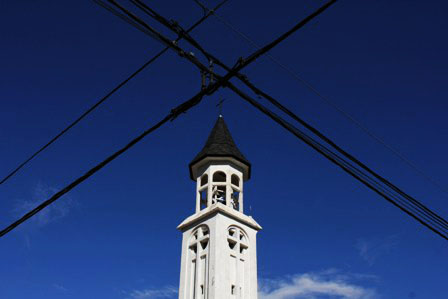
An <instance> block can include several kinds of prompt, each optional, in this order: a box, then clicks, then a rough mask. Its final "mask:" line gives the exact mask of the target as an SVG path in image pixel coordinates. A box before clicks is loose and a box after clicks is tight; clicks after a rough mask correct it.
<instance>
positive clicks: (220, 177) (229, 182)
mask: <svg viewBox="0 0 448 299" xmlns="http://www.w3.org/2000/svg"><path fill="white" fill-rule="evenodd" d="M189 167H190V177H191V179H192V180H193V181H195V182H196V184H197V186H196V206H195V213H194V214H193V215H191V216H190V217H188V218H187V219H185V220H184V221H183V222H182V223H181V224H180V225H179V226H178V227H177V228H178V229H179V230H180V231H181V232H182V233H183V239H182V259H181V272H180V286H179V299H229V298H230V299H232V298H235V299H256V298H257V255H256V235H257V232H258V231H259V230H261V227H260V225H258V223H257V222H256V221H255V220H254V219H253V218H252V217H251V216H248V215H245V214H244V196H243V195H244V193H243V183H244V182H245V181H247V180H248V179H250V170H251V165H250V163H249V161H248V160H247V159H246V158H245V157H244V156H243V155H242V154H241V152H240V151H239V150H238V148H237V147H236V145H235V142H234V141H233V139H232V136H231V135H230V132H229V129H228V128H227V126H226V124H225V122H224V119H223V118H222V116H220V117H219V118H218V120H217V121H216V124H215V126H214V127H213V129H212V131H211V133H210V136H209V137H208V139H207V142H206V144H205V146H204V148H203V149H202V150H201V151H200V152H199V154H198V155H197V156H196V157H195V158H194V159H193V161H191V163H190V165H189Z"/></svg>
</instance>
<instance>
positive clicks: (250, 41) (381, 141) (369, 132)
mask: <svg viewBox="0 0 448 299" xmlns="http://www.w3.org/2000/svg"><path fill="white" fill-rule="evenodd" d="M193 1H194V2H195V3H197V4H198V5H199V6H200V7H201V8H202V9H203V10H204V12H210V11H211V10H210V9H209V8H208V7H207V6H206V5H204V4H203V3H202V2H200V1H199V0H193ZM213 16H215V17H216V18H217V19H218V20H219V21H220V22H221V23H223V24H224V25H225V26H227V27H228V28H229V29H231V30H232V31H233V32H235V33H236V34H238V35H239V36H240V37H242V39H243V40H245V41H246V42H247V43H248V44H250V45H251V46H252V47H254V48H255V49H258V48H259V46H258V44H257V43H256V42H254V40H253V39H251V38H250V37H249V36H248V35H247V34H245V33H243V32H242V31H241V30H239V29H238V28H236V27H235V26H234V25H232V24H231V23H230V22H229V21H227V20H226V19H225V18H224V17H223V16H222V15H220V14H218V13H216V12H213ZM266 56H267V57H268V58H269V59H270V60H271V61H272V62H274V63H275V64H277V65H278V66H279V67H280V68H282V69H283V70H285V71H286V72H287V73H289V74H290V75H291V76H292V77H293V78H294V79H295V80H296V81H298V82H300V83H302V84H303V85H305V87H307V88H308V89H309V90H310V91H311V92H313V93H314V94H315V95H317V96H318V97H319V98H321V99H322V100H323V101H324V102H325V103H327V104H328V105H330V106H331V107H333V108H334V109H336V110H337V111H338V112H339V113H340V114H341V115H342V116H344V117H345V118H346V119H348V120H349V121H350V122H352V123H353V124H355V125H356V126H357V127H358V128H360V129H361V130H362V131H364V133H365V134H366V135H368V136H369V137H371V138H372V139H374V140H375V141H376V142H378V143H379V144H381V145H382V146H384V147H385V148H386V149H388V150H389V151H390V152H392V153H393V154H394V155H395V156H396V157H398V158H399V159H400V160H401V161H403V162H404V163H405V164H407V165H408V166H409V167H410V168H411V169H413V170H414V171H416V172H417V173H418V174H420V176H422V177H423V178H424V179H426V180H427V181H429V182H430V183H432V184H433V185H434V186H435V187H436V188H437V189H439V190H440V191H442V192H444V193H445V194H448V190H447V189H446V188H445V187H443V186H442V185H441V184H440V183H439V182H438V181H437V180H436V179H435V178H434V177H432V176H430V175H429V174H427V173H426V172H424V171H423V170H421V169H420V168H419V167H418V166H417V165H416V164H415V163H414V162H412V161H411V160H409V159H408V158H406V157H405V156H404V155H403V154H402V153H400V152H399V151H397V150H396V149H394V148H393V147H392V146H390V145H389V144H387V143H386V142H385V141H384V139H382V138H381V137H379V136H378V135H376V134H375V133H373V131H372V130H370V129H369V128H368V127H366V126H365V125H364V124H362V123H361V122H359V121H358V120H357V119H356V118H355V117H354V116H353V115H351V114H350V113H348V112H347V111H345V110H343V109H342V108H341V107H340V106H339V105H337V104H336V103H335V102H334V101H332V100H330V99H329V98H328V97H326V96H324V95H323V94H322V93H321V92H319V91H318V90H317V89H316V88H315V87H314V86H313V85H312V84H311V83H309V82H308V81H306V80H305V79H303V77H301V76H300V75H299V74H298V73H297V72H295V71H293V70H292V69H291V68H289V67H287V66H286V65H285V64H283V63H281V62H280V61H279V60H278V59H277V58H275V57H273V56H272V55H271V54H266Z"/></svg>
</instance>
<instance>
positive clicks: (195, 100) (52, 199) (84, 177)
mask: <svg viewBox="0 0 448 299" xmlns="http://www.w3.org/2000/svg"><path fill="white" fill-rule="evenodd" d="M233 75H234V72H229V74H228V75H227V76H225V77H223V78H222V79H220V80H218V81H216V82H215V83H214V84H212V85H210V86H208V87H207V88H205V89H203V90H201V91H200V92H199V93H197V94H196V95H194V96H193V97H192V98H190V99H189V100H187V101H185V102H183V103H182V104H180V105H178V106H177V107H176V108H174V109H172V110H171V112H170V113H169V114H168V115H166V116H165V117H164V118H162V120H160V121H159V122H158V123H156V124H155V125H154V126H152V127H150V128H149V129H147V130H145V131H144V132H143V133H142V134H140V135H139V136H137V137H136V138H134V139H132V140H131V141H130V142H129V143H128V144H127V145H126V146H124V147H122V148H121V149H119V150H118V151H116V152H115V153H113V154H112V155H110V156H109V157H107V158H106V159H105V160H103V161H102V162H100V163H98V164H97V165H96V166H94V167H93V168H91V169H90V170H89V171H87V172H86V173H85V174H84V175H82V176H81V177H79V178H77V179H76V180H74V181H73V182H72V183H70V184H69V185H67V186H66V187H64V188H63V189H61V190H60V191H59V192H57V193H56V194H54V195H53V196H51V197H50V198H49V199H47V200H46V201H44V202H42V203H41V204H39V205H38V206H37V207H35V208H34V209H32V210H31V211H29V212H28V213H26V214H25V215H23V216H22V217H21V218H19V219H18V220H16V221H14V222H13V223H12V224H10V225H8V226H7V227H6V228H4V229H2V230H1V231H0V237H3V236H4V235H5V234H7V233H8V232H10V231H12V230H13V229H14V228H16V227H17V226H19V225H20V224H22V223H23V222H25V221H27V220H28V219H29V218H31V217H33V216H34V215H35V214H37V213H39V212H40V211H41V210H43V209H44V208H46V207H47V206H49V205H50V204H52V203H53V202H55V201H56V200H58V199H59V198H60V197H62V196H63V195H64V194H66V193H67V192H69V191H70V190H72V189H73V188H75V187H76V186H78V185H79V184H81V183H82V182H84V181H85V180H87V179H88V178H89V177H91V176H92V175H94V174H95V173H96V172H98V171H99V170H100V169H102V168H103V167H104V166H106V165H107V164H109V163H110V162H112V161H113V160H115V159H116V158H118V157H119V156H120V155H121V154H123V153H124V152H126V151H127V150H129V149H130V148H131V147H133V146H134V145H135V144H137V143H138V142H140V141H141V140H142V139H143V138H145V137H146V136H147V135H149V134H150V133H152V132H153V131H155V130H157V129H158V128H160V127H161V126H162V125H163V124H165V123H166V122H168V121H169V120H174V119H176V118H177V117H178V116H179V115H180V114H182V113H185V112H187V111H188V110H189V109H190V108H192V107H193V106H196V105H197V104H199V102H200V101H201V100H202V98H203V96H204V95H207V94H208V93H209V92H211V91H212V90H217V89H218V88H219V87H221V86H223V85H224V84H226V81H227V80H229V79H230V78H231V77H232V76H233Z"/></svg>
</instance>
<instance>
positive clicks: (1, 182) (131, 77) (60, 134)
mask: <svg viewBox="0 0 448 299" xmlns="http://www.w3.org/2000/svg"><path fill="white" fill-rule="evenodd" d="M227 1H228V0H223V1H221V2H220V3H219V4H218V5H216V7H215V8H214V9H212V10H211V11H210V12H209V13H207V14H205V15H204V16H202V17H201V18H200V19H199V20H198V21H196V23H194V24H193V25H192V26H191V27H190V28H188V30H187V32H191V31H192V30H194V29H195V28H196V27H197V26H199V25H200V24H201V23H202V22H204V21H205V20H206V19H207V18H208V17H209V16H210V15H211V14H212V13H213V12H214V11H216V10H218V9H219V8H220V7H221V6H222V5H224V4H225V3H226V2H227ZM96 2H97V0H96ZM98 4H99V3H98ZM143 32H145V33H147V34H149V31H148V32H147V31H146V30H144V31H143ZM180 39H182V37H180V36H179V37H178V39H177V40H176V41H179V40H180ZM168 49H169V47H166V48H164V49H163V50H161V51H160V52H159V53H157V54H156V55H154V56H153V57H151V58H150V59H149V60H148V61H147V62H145V63H144V64H143V65H142V66H141V67H140V68H138V69H137V70H136V71H135V72H133V73H132V74H131V75H130V76H129V77H127V78H126V79H125V80H123V81H122V82H121V83H120V84H118V85H117V86H116V87H115V88H113V89H112V90H111V91H109V92H108V93H107V94H106V95H105V96H104V97H102V98H101V99H100V100H99V101H98V102H96V103H95V104H93V105H92V106H91V107H90V108H89V109H87V110H86V111H85V112H84V113H82V114H81V115H80V116H79V117H78V118H77V119H75V120H74V121H73V122H72V123H70V124H69V125H68V126H67V127H66V128H64V129H63V130H62V131H61V132H59V133H58V134H57V135H56V136H54V137H53V138H52V139H51V140H50V141H48V142H47V143H46V144H45V145H44V146H42V147H41V148H40V149H39V150H37V151H36V152H35V153H34V154H32V155H31V156H30V157H28V159H26V160H25V161H24V162H22V163H21V164H20V165H19V166H17V167H16V168H15V169H14V170H13V171H11V172H10V173H9V174H8V175H7V176H5V177H4V178H3V179H2V180H1V181H0V185H2V184H3V183H4V182H6V181H7V180H9V179H10V178H11V177H12V176H14V175H15V174H16V173H17V172H18V171H19V170H20V169H21V168H23V167H24V166H25V165H26V164H28V163H29V162H30V161H31V160H33V159H34V158H35V157H36V156H37V155H39V154H40V153H41V152H42V151H44V150H45V149H46V148H47V147H49V146H50V145H51V144H52V143H53V142H55V141H56V140H58V139H59V138H60V137H61V136H62V135H64V134H65V133H67V131H69V130H70V129H71V128H73V127H74V126H75V125H77V124H78V123H79V122H80V121H81V120H82V119H83V118H85V117H86V116H87V115H88V114H90V113H91V112H92V111H94V110H95V109H96V108H97V107H98V106H100V105H101V104H102V103H103V102H105V101H106V100H107V99H109V97H110V96H112V95H113V94H114V93H115V92H117V91H118V90H119V89H120V88H121V87H123V86H124V85H125V84H126V83H128V82H129V81H130V80H131V79H133V78H134V77H135V76H137V75H138V74H139V73H140V72H142V71H143V70H144V69H145V68H146V67H147V66H148V65H150V64H151V63H153V62H154V61H155V60H157V59H158V58H159V57H160V56H162V55H163V54H164V53H165V52H166V51H167V50H168Z"/></svg>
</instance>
